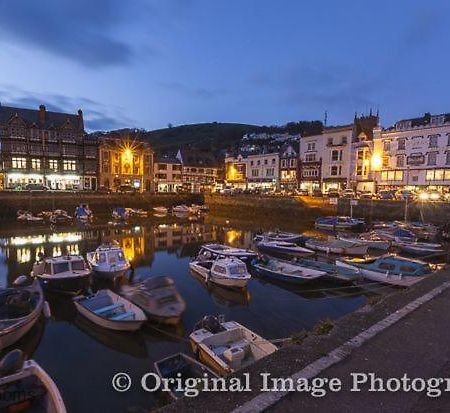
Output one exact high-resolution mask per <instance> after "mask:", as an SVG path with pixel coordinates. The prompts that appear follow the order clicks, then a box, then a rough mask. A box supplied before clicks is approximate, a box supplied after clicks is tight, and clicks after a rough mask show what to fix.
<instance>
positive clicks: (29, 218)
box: [17, 210, 44, 225]
mask: <svg viewBox="0 0 450 413" xmlns="http://www.w3.org/2000/svg"><path fill="white" fill-rule="evenodd" d="M17 221H18V222H22V223H25V224H31V225H39V224H43V223H44V218H43V217H37V216H35V215H33V214H32V213H31V212H30V211H24V210H19V211H17Z"/></svg>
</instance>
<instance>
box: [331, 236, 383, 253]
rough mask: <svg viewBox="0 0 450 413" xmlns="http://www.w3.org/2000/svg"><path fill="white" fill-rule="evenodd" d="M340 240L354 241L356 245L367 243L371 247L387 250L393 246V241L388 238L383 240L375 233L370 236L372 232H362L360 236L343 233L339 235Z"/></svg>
mask: <svg viewBox="0 0 450 413" xmlns="http://www.w3.org/2000/svg"><path fill="white" fill-rule="evenodd" d="M337 238H338V239H340V240H344V241H349V242H353V243H354V244H355V245H367V247H368V248H369V249H374V250H381V251H387V250H388V249H389V248H390V247H391V242H390V241H387V240H382V239H380V238H378V237H376V236H375V235H373V236H370V234H368V233H365V234H361V235H360V236H359V237H358V238H356V237H351V238H349V237H344V236H342V235H338V237H337Z"/></svg>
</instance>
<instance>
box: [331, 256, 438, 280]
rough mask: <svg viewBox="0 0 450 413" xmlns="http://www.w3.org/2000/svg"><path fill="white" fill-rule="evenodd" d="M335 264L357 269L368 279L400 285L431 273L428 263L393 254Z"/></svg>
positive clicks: (340, 261) (420, 278) (342, 261)
mask: <svg viewBox="0 0 450 413" xmlns="http://www.w3.org/2000/svg"><path fill="white" fill-rule="evenodd" d="M336 265H338V266H342V267H346V268H353V269H356V270H359V271H360V273H361V275H362V276H363V277H364V278H366V279H368V280H371V281H378V282H381V283H384V284H391V285H398V286H402V287H408V286H411V285H413V284H415V283H417V282H419V281H421V280H423V279H424V278H425V277H427V276H429V275H430V274H432V270H431V267H430V265H429V264H427V263H425V262H422V261H418V260H412V259H408V258H403V257H398V256H395V255H387V256H382V257H378V258H371V259H346V260H337V261H336Z"/></svg>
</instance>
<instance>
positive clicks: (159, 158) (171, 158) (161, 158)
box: [155, 153, 181, 164]
mask: <svg viewBox="0 0 450 413" xmlns="http://www.w3.org/2000/svg"><path fill="white" fill-rule="evenodd" d="M155 162H157V163H177V164H181V162H180V160H179V159H178V158H177V157H176V156H175V155H165V154H161V153H159V154H156V157H155Z"/></svg>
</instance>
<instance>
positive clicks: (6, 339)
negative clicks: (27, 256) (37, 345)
mask: <svg viewBox="0 0 450 413" xmlns="http://www.w3.org/2000/svg"><path fill="white" fill-rule="evenodd" d="M30 282H31V283H30ZM27 284H28V285H27ZM44 303H45V300H44V293H43V291H42V288H41V286H40V284H39V281H38V280H31V279H30V278H29V277H25V276H21V277H19V278H18V279H17V280H16V281H15V282H14V287H12V288H6V289H4V290H1V291H0V350H3V349H4V348H6V347H9V346H11V345H13V344H14V343H16V342H17V341H19V340H20V339H21V338H22V337H23V336H25V334H26V333H28V331H30V330H31V328H32V327H33V326H34V325H35V324H36V323H37V321H38V320H39V317H40V315H41V314H42V310H43V308H44Z"/></svg>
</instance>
